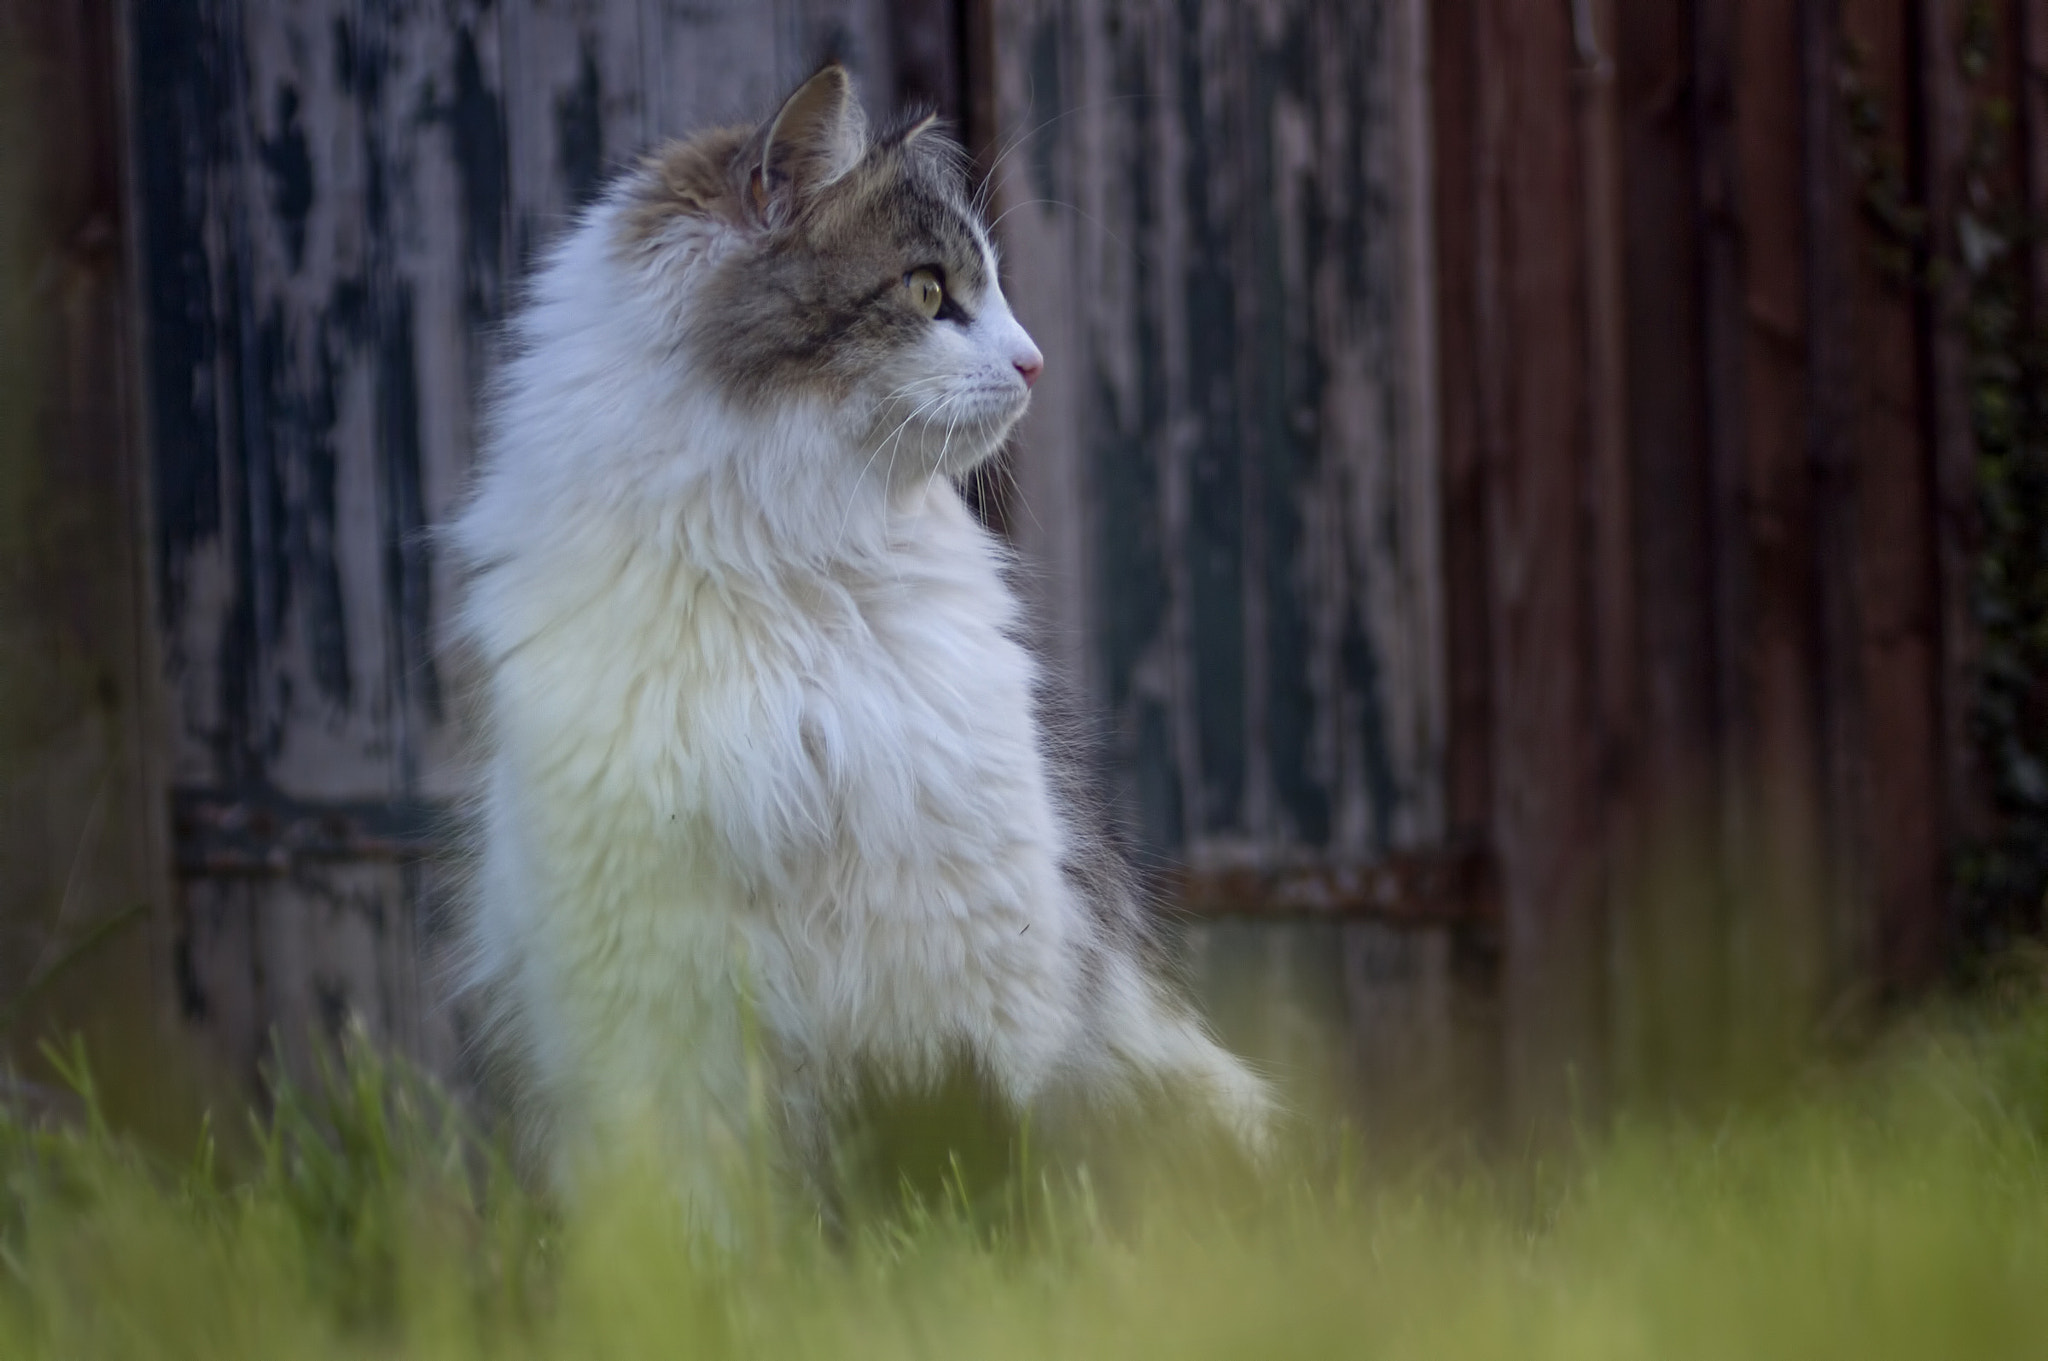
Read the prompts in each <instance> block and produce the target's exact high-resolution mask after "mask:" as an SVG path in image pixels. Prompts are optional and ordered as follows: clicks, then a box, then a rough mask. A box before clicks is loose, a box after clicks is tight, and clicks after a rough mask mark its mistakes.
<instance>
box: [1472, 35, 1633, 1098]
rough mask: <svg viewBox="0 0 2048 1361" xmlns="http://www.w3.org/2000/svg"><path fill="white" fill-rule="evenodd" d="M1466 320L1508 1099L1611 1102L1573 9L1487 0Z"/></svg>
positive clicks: (1478, 80)
mask: <svg viewBox="0 0 2048 1361" xmlns="http://www.w3.org/2000/svg"><path fill="white" fill-rule="evenodd" d="M1475 17H1476V22H1475V25H1474V38H1475V41H1474V43H1473V49H1472V55H1473V61H1474V70H1475V77H1474V80H1473V84H1474V86H1475V87H1476V88H1475V114H1474V121H1475V124H1476V127H1477V134H1476V137H1475V146H1474V160H1475V169H1474V176H1473V181H1474V183H1473V187H1474V195H1473V200H1472V202H1471V204H1470V206H1469V208H1468V209H1467V211H1469V212H1471V213H1472V214H1473V217H1474V228H1473V236H1474V246H1475V250H1474V257H1475V258H1474V263H1473V270H1474V280H1475V283H1474V290H1473V292H1474V298H1473V302H1474V323H1473V329H1474V331H1475V333H1476V339H1477V347H1476V356H1477V358H1476V365H1475V367H1476V370H1477V373H1478V383H1477V389H1478V391H1477V396H1478V403H1477V407H1478V421H1479V443H1480V449H1481V458H1482V468H1483V476H1484V479H1485V487H1486V490H1485V503H1486V521H1485V532H1486V536H1487V554H1488V559H1489V563H1488V567H1489V571H1488V579H1487V590H1488V632H1489V644H1488V653H1489V658H1490V661H1491V665H1492V682H1491V686H1490V689H1491V692H1492V694H1493V696H1494V700H1495V702H1494V705H1493V707H1492V716H1491V717H1492V722H1491V729H1490V739H1491V745H1492V758H1491V765H1492V808H1491V816H1490V828H1491V834H1492V839H1493V843H1494V849H1495V853H1496V855H1497V857H1498V863H1499V872H1500V885H1501V916H1502V921H1503V934H1504V937H1505V948H1506V960H1505V971H1506V972H1505V978H1504V999H1503V1007H1504V1024H1505V1027H1506V1035H1505V1040H1504V1043H1505V1046H1506V1054H1507V1057H1506V1066H1507V1080H1508V1084H1509V1088H1510V1091H1509V1097H1508V1104H1509V1107H1510V1109H1511V1111H1513V1112H1514V1113H1515V1114H1516V1115H1517V1117H1518V1118H1539V1119H1540V1118H1544V1117H1546V1116H1548V1117H1551V1118H1556V1117H1561V1116H1563V1115H1564V1114H1565V1113H1566V1112H1567V1111H1568V1110H1569V1108H1570V1105H1571V1103H1572V1102H1573V1101H1574V1100H1584V1101H1587V1102H1590V1103H1592V1105H1594V1106H1595V1107H1597V1106H1598V1105H1599V1104H1600V1103H1601V1102H1602V1101H1603V1100H1604V1092H1605V1078H1606V1074H1605V1063H1604V1056H1605V1048H1606V1019H1607V1018H1606V1008H1607V997H1606V983H1607V979H1606V976H1605V970H1604V958H1605V948H1606V934H1605V924H1604V920H1603V911H1602V909H1603V900H1602V894H1603V891H1604V885H1603V884H1602V883H1601V881H1600V871H1601V870H1602V868H1603V859H1604V835H1603V825H1602V824H1603V814H1604V799H1603V797H1602V792H1601V782H1600V771H1599V734H1600V712H1599V703H1600V694H1599V689H1598V685H1597V682H1596V680H1595V678H1594V676H1593V674H1592V670H1593V666H1594V658H1595V648H1596V638H1597V635H1596V632H1595V629H1596V627H1597V625H1596V619H1595V609H1596V605H1595V602H1594V601H1593V599H1591V596H1590V588H1591V584H1592V574H1593V570H1594V562H1593V559H1592V556H1591V550H1590V546H1591V545H1592V543H1593V542H1594V539H1595V525H1594V524H1593V523H1592V522H1591V519H1590V516H1591V515H1592V514H1593V513H1595V512H1594V511H1593V509H1592V508H1591V507H1589V505H1588V499H1587V490H1588V481H1587V479H1588V477H1589V473H1590V469H1589V467H1588V462H1587V460H1588V456H1589V439H1590V436H1591V421H1592V415H1593V413H1592V410H1591V402H1592V400H1593V394H1592V393H1591V391H1590V390H1589V372H1588V367H1589V355H1588V352H1587V338H1588V336H1589V333H1590V332H1589V324H1588V315H1587V310H1588V301H1589V295H1588V284H1587V277H1586V268H1587V262H1586V260H1585V257H1584V249H1585V242H1586V239H1587V237H1586V224H1585V218H1584V213H1585V211H1586V199H1585V192H1586V178H1585V165H1584V160H1583V147H1582V144H1581V139H1580V135H1579V130H1578V127H1577V120H1576V119H1575V116H1574V104H1573V99H1574V80H1575V77H1574V70H1575V67H1576V66H1577V64H1578V61H1579V57H1578V51H1577V48H1576V46H1575V44H1574V41H1573V36H1574V35H1573V33H1572V26H1571V13H1570V9H1569V7H1567V6H1564V5H1553V6H1529V5H1519V4H1511V3H1504V2H1503V0H1483V3H1480V4H1478V5H1476V6H1475Z"/></svg>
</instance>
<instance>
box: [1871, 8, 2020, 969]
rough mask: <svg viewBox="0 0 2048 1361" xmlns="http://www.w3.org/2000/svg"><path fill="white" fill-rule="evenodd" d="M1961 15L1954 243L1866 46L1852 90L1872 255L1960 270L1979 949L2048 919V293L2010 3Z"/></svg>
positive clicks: (1971, 888) (1941, 272)
mask: <svg viewBox="0 0 2048 1361" xmlns="http://www.w3.org/2000/svg"><path fill="white" fill-rule="evenodd" d="M1959 19H1960V23H1959V26H1958V28H1957V30H1956V33H1957V39H1958V41H1957V48H1956V63H1957V69H1958V71H1959V73H1960V75H1961V77H1962V83H1963V88H1964V90H1965V92H1966V97H1967V99H1968V101H1969V115H1968V116H1969V129H1968V140H1967V143H1966V145H1965V150H1964V156H1963V162H1962V165H1961V167H1960V171H1961V178H1960V182H1959V184H1958V189H1959V193H1958V196H1957V207H1956V210H1955V217H1954V220H1953V223H1952V224H1951V225H1952V226H1953V228H1954V230H1953V232H1952V234H1951V239H1952V240H1953V242H1954V249H1953V250H1952V251H1951V252H1949V253H1948V254H1947V255H1937V254H1936V253H1934V252H1932V251H1931V250H1930V248H1929V225H1930V224H1929V220H1928V216H1927V212H1926V209H1925V206H1924V205H1923V204H1921V203H1919V202H1918V201H1916V199H1915V196H1914V194H1913V192H1912V188H1911V178H1910V176H1909V173H1908V168H1907V165H1906V162H1905V158H1904V155H1903V153H1902V152H1901V150H1900V149H1899V146H1898V144H1897V143H1896V142H1895V141H1894V140H1893V139H1890V138H1887V137H1886V136H1885V122H1886V119H1885V111H1884V107H1883V102H1882V100H1881V99H1880V98H1879V97H1878V96H1877V95H1876V94H1875V93H1874V92H1873V91H1872V90H1871V89H1870V87H1869V84H1868V83H1867V82H1866V81H1865V79H1864V78H1863V70H1864V66H1865V64H1866V63H1865V59H1864V57H1863V54H1862V53H1860V52H1859V51H1857V50H1856V49H1855V48H1854V47H1853V46H1851V47H1849V48H1847V49H1845V52H1844V59H1843V62H1842V67H1841V85H1840V93H1841V98H1842V102H1843V108H1844V111H1845V115H1846V118H1847V122H1848V126H1849V135H1850V164H1851V166H1852V168H1853V170H1854V172H1855V174H1856V176H1857V182H1858V185H1859V187H1860V208H1861V211H1862V214H1863V217H1864V220H1865V222H1866V223H1867V224H1868V225H1869V227H1870V229H1871V241H1872V247H1871V249H1872V253H1873V263H1874V265H1875V267H1876V268H1877V270H1878V271H1879V273H1880V274H1881V275H1882V276H1883V277H1885V278H1887V279H1889V280H1891V281H1892V282H1894V283H1895V284H1898V285H1900V286H1903V287H1909V288H1912V289H1915V290H1917V291H1921V292H1922V293H1923V296H1924V297H1927V298H1929V299H1932V300H1934V304H1935V305H1936V306H1940V305H1941V304H1942V302H1943V300H1944V290H1945V288H1946V285H1948V284H1949V283H1950V282H1952V281H1955V280H1957V279H1958V278H1960V287H1959V288H1958V289H1957V290H1956V291H1957V294H1958V295H1959V297H1960V302H1961V306H1960V314H1959V315H1958V314H1956V313H1955V312H1954V311H1939V312H1937V313H1936V315H1935V324H1936V325H1940V326H1953V327H1956V328H1958V329H1959V331H1960V333H1961V334H1962V336H1963V338H1964V340H1965V350H1966V354H1967V360H1968V368H1967V380H1968V383H1969V401H1970V432H1971V436H1972V439H1973V442H1974V445H1975V450H1976V473H1977V509H1978V525H1977V541H1976V543H1975V544H1974V553H1975V562H1974V571H1973V573H1972V578H1971V583H1970V588H1971V600H1970V605H1971V610H1972V615H1973V620H1974V623H1975V626H1976V630H1977V638H1976V644H1977V657H1976V663H1977V664H1976V672H1975V677H1974V681H1975V693H1974V694H1973V695H1972V697H1971V698H1972V703H1971V713H1970V738H1971V741H1972V743H1973V745H1974V747H1975V754H1976V756H1977V758H1978V762H1979V765H1980V769H1981V771H1982V783H1983V792H1984V794H1985V796H1986V797H1987V799H1988V801H1989V803H1990V805H1991V813H1992V819H1991V829H1990V830H1989V832H1988V833H1986V834H1985V835H1982V836H1980V837H1978V838H1976V839H1974V840H1973V841H1972V842H1971V843H1970V844H1968V845H1966V846H1964V847H1962V848H1961V849H1960V850H1959V851H1958V853H1957V855H1956V857H1955V860H1954V862H1953V866H1952V875H1953V879H1952V885H1953V888H1954V891H1955V898H1956V905H1957V909H1958V914H1959V920H1958V922H1957V926H1958V928H1959V931H1960V933H1961V944H1962V946H1963V957H1964V960H1965V962H1968V961H1970V960H1982V959H1985V958H1988V957H1990V956H1994V955H1996V954H1998V953H2000V952H2002V951H2003V950H2005V949H2006V948H2007V947H2008V946H2009V945H2011V944H2012V943H2014V942H2015V941H2017V940H2020V939H2025V938H2030V937H2038V936H2040V935H2041V934H2042V932H2043V929H2044V925H2048V904H2044V894H2048V332H2044V328H2043V325H2042V318H2043V315H2044V314H2048V298H2038V299H2032V300H2031V305H2030V299H2029V297H2028V291H2029V290H2028V279H2027V262H2028V258H2029V248H2030V247H2033V246H2035V245H2037V244H2038V243H2039V242H2040V241H2041V239H2042V236H2043V232H2042V226H2041V224H2040V223H2038V222H2036V221H2034V220H2033V219H2032V218H2031V217H2030V215H2029V212H2028V209H2027V207H2026V205H2025V203H2024V202H2023V200H2022V198H2021V195H2020V193H2019V192H2018V191H2017V190H2016V189H2015V188H2014V187H2013V177H2012V174H2011V166H2012V149H2013V132H2014V115H2013V108H2012V103H2011V101H2010V100H2009V99H2007V98H2006V97H2005V96H2004V95H2003V94H2002V93H2001V92H2000V91H1999V90H1998V89H1997V88H1996V87H1995V85H1994V84H1993V83H1992V77H1993V75H1994V73H1995V72H1996V70H1997V56H1998V52H1997V41H1998V25H1997V14H1996V12H1995V10H1994V7H1993V6H1992V5H1991V4H1989V3H1986V2H1985V0H1972V3H1970V4H1968V5H1967V6H1966V7H1965V8H1964V10H1963V13H1962V14H1961V15H1960V16H1959Z"/></svg>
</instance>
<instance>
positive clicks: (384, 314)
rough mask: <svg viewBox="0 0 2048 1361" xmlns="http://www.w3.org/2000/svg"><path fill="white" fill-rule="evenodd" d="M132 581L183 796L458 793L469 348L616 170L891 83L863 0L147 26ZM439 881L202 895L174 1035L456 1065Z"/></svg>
mask: <svg viewBox="0 0 2048 1361" xmlns="http://www.w3.org/2000/svg"><path fill="white" fill-rule="evenodd" d="M129 23H130V28H131V33H132V36H133V43H132V53H133V55H132V69H131V71H130V72H129V78H130V81H131V85H132V90H133V100H132V108H133V111H134V118H135V127H134V133H135V140H134V148H135V159H136V179H137V185H138V199H139V204H138V235H139V239H140V245H141V251H140V254H141V260H142V266H143V267H142V275H143V287H144V290H145V291H144V314H145V316H144V319H145V326H144V332H145V347H146V353H147V373H148V387H149V419H148V427H149V436H150V443H151V449H152V459H153V464H154V484H155V505H154V511H155V560H154V567H155V576H156V579H157V584H158V595H159V603H160V621H159V622H160V625H161V630H162V635H163V639H164V650H165V662H166V668H167V688H168V692H169V701H170V704H169V707H170V728H171V733H170V746H171V756H170V760H171V768H172V779H173V782H174V783H175V784H177V785H179V786H181V787H184V788H187V789H190V790H193V791H198V792H201V793H203V794H206V795H208V796H209V797H216V796H219V797H225V798H227V799H229V800H234V799H243V800H245V801H247V803H248V804H249V806H250V807H251V808H252V809H255V810H257V813H258V814H259V815H260V813H261V809H262V808H263V807H264V805H265V802H266V800H269V801H273V802H274V801H276V800H278V799H283V800H291V801H300V802H305V803H313V804H318V803H323V802H325V803H345V804H351V805H355V804H364V803H369V804H375V803H378V802H380V801H381V802H395V803H401V804H406V805H416V804H420V803H423V802H428V803H430V802H433V801H435V800H439V799H445V798H447V797H449V796H450V795H452V794H453V793H454V791H455V789H456V787H457V784H458V779H457V771H456V765H455V757H454V749H453V741H452V739H453V732H452V723H451V715H450V712H449V699H450V697H449V695H448V694H447V690H446V684H445V681H444V678H443V677H442V676H441V675H440V674H439V671H438V670H437V667H436V664H435V657H434V651H433V646H432V641H433V638H434V636H435V633H436V626H437V620H438V619H439V617H440V615H441V613H442V610H443V609H444V607H445V603H446V591H447V587H448V582H447V581H446V579H445V577H444V576H443V574H442V573H441V572H440V571H439V570H438V568H437V565H436V562H435V559H434V556H433V552H432V547H431V541H430V538H429V536H428V535H427V533H426V530H427V529H428V527H429V526H431V525H433V524H435V523H437V522H438V521H439V520H440V519H442V518H443V516H444V515H445V513H446V512H447V510H448V508H449V506H450V505H451V504H452V502H453V500H454V499H455V497H456V496H457V495H458V494H459V490H460V487H461V485H462V482H463V479H464V475H465V471H466V469H467V467H468V464H469V461H470V456H471V451H472V448H473V444H474V426H473V397H474V393H475V392H476V390H477V386H478V383H479V381H480V380H481V378H482V376H483V374H484V372H485V368H486V365H487V362H488V356H489V347H490V337H491V327H492V326H493V324H494V323H495V322H496V321H497V319H498V318H499V317H500V316H501V315H502V314H503V312H504V309H505V306H506V303H507V299H508V297H509V296H510V295H511V294H512V292H513V290H514V289H515V288H516V286H517V282H518V280H519V278H520V277H521V275H522V273H523V271H524V269H525V268H526V266H527V265H528V263H529V262H530V261H531V259H532V258H533V253H534V252H535V251H536V250H537V249H539V248H540V247H541V246H543V245H544V244H545V242H546V241H547V240H548V239H549V237H550V236H551V235H552V234H553V233H554V232H556V231H558V230H559V229H560V228H561V227H562V225H563V224H564V223H565V222H566V221H567V218H568V215H569V214H570V213H572V212H573V211H574V209H575V208H576V206H577V205H578V204H579V203H581V202H582V201H584V200H585V199H587V197H588V196H589V195H590V193H591V192H592V191H593V189H594V187H595V186H596V185H597V184H598V183H599V182H600V181H601V180H602V178H603V177H604V176H605V175H607V174H608V173H610V171H611V170H613V169H614V168H615V167H616V166H618V165H619V164H620V163H622V162H623V161H624V160H625V159H626V158H628V157H630V156H632V155H634V154H636V153H637V152H639V151H640V150H642V149H643V148H645V147H646V146H648V145H649V144H651V143H652V142H653V141H655V140H656V139H658V138H660V137H662V136H664V135H669V134H673V133H678V132H683V131H688V130H690V129H692V128H694V127H697V126H701V125H703V124H705V123H707V122H716V121H723V120H730V119H734V118H744V117H750V116H758V115H759V114H760V113H761V112H762V111H763V110H764V109H765V108H767V107H769V106H771V105H772V103H773V101H774V99H775V98H776V96H777V95H778V93H779V92H780V91H782V90H783V89H785V88H786V87H788V86H790V85H792V84H794V83H795V81H797V80H798V79H799V78H800V77H801V76H803V75H804V74H806V73H807V72H808V70H809V69H810V68H811V67H812V66H813V65H814V64H815V63H816V62H817V61H818V60H819V59H821V58H822V57H823V56H825V55H837V56H839V57H840V58H841V59H843V60H845V61H846V62H847V63H848V64H849V65H850V66H851V67H852V68H853V69H854V70H855V72H856V74H857V75H858V76H860V77H861V78H862V79H863V80H864V81H865V82H866V83H867V84H868V85H869V86H871V87H872V88H873V89H875V90H877V91H881V92H884V95H885V97H886V92H888V91H890V90H892V89H893V88H894V71H893V67H892V65H891V57H890V48H889V42H890V30H889V25H888V11H887V7H886V6H885V5H884V4H883V3H881V0H774V3H765V4H764V3H748V2H746V0H714V2H713V3H702V2H701V0H692V3H687V4H685V3H681V0H309V2H308V3H302V4H295V5H269V4H259V3H254V2H253V0H149V2H148V3H141V2H140V0H136V3H134V4H133V5H132V7H131V10H130V14H129ZM429 877H430V876H429V872H428V871H427V870H426V869H424V868H422V867H420V866H417V865H412V864H406V863H402V862H398V861H393V860H389V859H385V860H378V859H375V858H358V859H354V860H348V859H343V860H339V861H326V862H321V863H305V864H302V863H298V862H296V861H295V862H293V863H292V864H291V865H290V866H289V867H288V868H287V869H286V870H285V871H284V872H283V873H281V874H278V875H272V876H268V877H257V876H251V875H248V874H246V873H243V874H235V875H222V874H208V873H204V872H198V873H194V874H191V875H190V876H189V877H188V878H187V880H186V882H185V884H184V889H183V893H182V895H181V906H180V909H179V913H178V923H179V925H178V929H177V933H176V934H177V954H178V959H179V968H178V972H179V979H180V994H181V998H182V1002H183V1006H184V1009H185V1011H186V1013H187V1015H188V1016H189V1017H190V1019H191V1020H192V1021H193V1022H194V1023H195V1024H196V1025H197V1026H198V1027H199V1028H201V1029H202V1030H203V1031H205V1032H207V1033H208V1034H210V1035H211V1036H212V1038H213V1040H214V1042H215V1044H216V1045H217V1047H218V1048H219V1049H220V1050H221V1052H222V1053H224V1054H225V1055H227V1056H228V1058H229V1060H230V1062H231V1063H232V1064H233V1065H234V1066H236V1067H238V1068H240V1069H243V1070H245V1071H246V1070H250V1069H253V1067H254V1065H255V1063H256V1061H257V1060H258V1059H259V1058H260V1057H261V1055H262V1052H263V1049H264V1046H265V1045H266V1043H267V1040H266V1038H265V1037H266V1035H267V1033H268V1031H269V1030H270V1029H271V1028H272V1027H276V1028H277V1030H278V1031H279V1033H280V1034H281V1035H282V1036H283V1038H284V1040H285V1042H286V1044H287V1046H288V1048H291V1049H292V1050H293V1051H294V1052H299V1046H300V1045H301V1043H302V1042H303V1041H304V1040H306V1039H307V1038H308V1037H310V1036H317V1035H320V1034H322V1033H331V1032H333V1031H334V1030H335V1029H336V1028H337V1027H339V1026H340V1025H342V1024H344V1023H346V1022H347V1020H348V1019H349V1018H351V1017H359V1018H360V1019H361V1020H362V1021H363V1023H364V1024H365V1025H366V1026H367V1027H368V1028H369V1029H370V1030H371V1031H372V1033H374V1034H377V1035H379V1036H381V1037H385V1038H387V1039H389V1040H391V1041H393V1042H394V1043H396V1044H398V1045H399V1046H400V1047H401V1048H403V1049H406V1050H409V1051H410V1052H412V1053H413V1054H415V1055H416V1056H418V1057H420V1058H422V1059H424V1060H426V1061H427V1062H428V1063H429V1064H430V1065H432V1066H434V1067H436V1068H438V1069H441V1070H442V1071H444V1072H449V1071H452V1070H453V1069H454V1067H455V1064H456V1055H457V1052H458V1050H459V1048H460V1041H461V1036H460V1034H459V1020H460V1018H459V1017H457V1016H455V1015H454V1014H452V1013H451V1012H450V1011H449V1009H448V1008H446V1007H445V1006H442V1005H440V1004H439V1002H438V1000H437V999H438V998H439V996H440V993H441V990H440V988H439V986H438V981H437V974H436V972H435V964H434V961H435V959H436V949H435V947H436V945H437V932H436V929H435V920H436V913H435V907H434V904H435V900H436V897H437V895H436V894H435V893H434V892H433V891H432V890H431V885H430V883H429Z"/></svg>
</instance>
